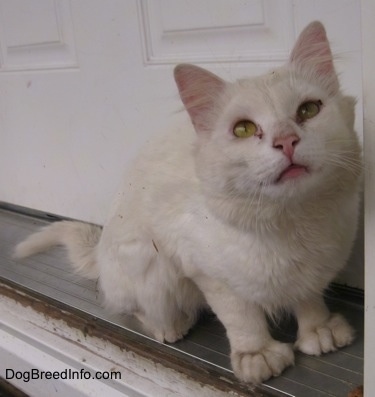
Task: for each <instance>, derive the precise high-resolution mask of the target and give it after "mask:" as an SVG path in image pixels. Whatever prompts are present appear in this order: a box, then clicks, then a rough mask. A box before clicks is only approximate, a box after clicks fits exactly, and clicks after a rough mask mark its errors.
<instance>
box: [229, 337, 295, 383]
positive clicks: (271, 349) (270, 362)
mask: <svg viewBox="0 0 375 397" xmlns="http://www.w3.org/2000/svg"><path fill="white" fill-rule="evenodd" d="M231 360H232V367H233V372H234V374H235V375H236V376H237V378H239V379H240V380H242V381H244V382H251V383H255V384H256V383H260V382H263V381H265V380H267V379H269V378H271V377H272V376H278V375H280V374H281V372H282V371H283V370H284V369H285V368H286V367H289V366H290V365H293V364H294V353H293V349H292V346H291V345H289V344H286V343H281V342H277V341H271V342H270V343H268V344H267V345H266V346H265V347H264V348H263V349H261V350H259V351H257V352H241V351H233V352H232V354H231Z"/></svg>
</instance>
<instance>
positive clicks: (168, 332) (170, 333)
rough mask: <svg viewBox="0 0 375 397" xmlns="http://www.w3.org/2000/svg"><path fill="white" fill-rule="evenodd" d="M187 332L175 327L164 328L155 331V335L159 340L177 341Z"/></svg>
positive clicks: (162, 341)
mask: <svg viewBox="0 0 375 397" xmlns="http://www.w3.org/2000/svg"><path fill="white" fill-rule="evenodd" d="M184 336H185V334H184V333H183V332H181V331H178V330H175V329H165V330H164V329H163V330H157V331H154V337H155V339H156V340H157V341H158V342H161V343H164V342H167V343H175V342H177V341H178V340H180V339H182V338H183V337H184Z"/></svg>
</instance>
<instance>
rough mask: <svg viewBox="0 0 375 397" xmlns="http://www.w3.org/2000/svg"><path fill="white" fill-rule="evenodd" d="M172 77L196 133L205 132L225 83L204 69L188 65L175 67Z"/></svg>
mask: <svg viewBox="0 0 375 397" xmlns="http://www.w3.org/2000/svg"><path fill="white" fill-rule="evenodd" d="M174 76H175V80H176V84H177V87H178V90H179V93H180V96H181V100H182V102H183V103H184V105H185V108H186V110H187V111H188V113H189V115H190V118H191V121H192V123H193V125H194V127H195V129H196V131H197V132H201V131H205V130H207V129H208V127H209V125H208V119H209V115H210V113H212V111H213V109H214V108H215V104H216V101H217V98H218V96H219V95H220V94H221V92H222V91H223V89H224V87H225V82H224V81H223V80H222V79H220V78H219V77H218V76H216V75H214V74H213V73H211V72H208V71H207V70H205V69H202V68H200V67H198V66H194V65H188V64H182V65H177V66H176V68H175V71H174Z"/></svg>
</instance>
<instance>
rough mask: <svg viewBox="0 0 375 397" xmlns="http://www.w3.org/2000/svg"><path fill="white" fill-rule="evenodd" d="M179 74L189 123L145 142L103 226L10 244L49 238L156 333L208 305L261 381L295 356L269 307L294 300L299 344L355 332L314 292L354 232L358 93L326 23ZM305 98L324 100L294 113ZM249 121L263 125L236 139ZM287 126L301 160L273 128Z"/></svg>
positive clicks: (250, 375) (54, 228)
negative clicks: (342, 80)
mask: <svg viewBox="0 0 375 397" xmlns="http://www.w3.org/2000/svg"><path fill="white" fill-rule="evenodd" d="M175 79H176V82H177V85H178V88H179V91H180V95H181V99H182V101H183V102H184V104H185V107H186V109H187V111H188V113H189V115H190V117H191V120H192V124H193V125H194V127H195V131H194V129H193V128H192V127H191V126H190V125H186V126H183V127H181V128H179V129H176V130H175V131H171V132H170V133H168V134H167V135H166V136H164V137H162V138H160V139H159V140H158V141H157V142H152V143H149V144H148V146H147V147H146V148H145V149H144V151H143V152H142V153H141V154H140V156H139V158H138V160H137V161H136V163H135V165H134V167H133V169H132V171H131V172H130V175H129V176H128V178H127V180H126V182H125V183H124V186H123V189H122V190H121V191H120V192H119V194H118V197H117V199H116V205H115V206H114V208H113V210H112V213H111V215H110V217H109V219H108V222H107V223H106V225H105V226H104V228H103V232H102V234H101V236H100V232H101V230H100V228H97V227H95V226H90V225H86V224H82V223H75V222H61V223H55V224H53V225H51V226H48V227H47V228H45V229H43V230H42V231H40V232H39V233H37V234H36V235H33V236H31V237H29V238H28V239H27V240H26V241H25V242H22V243H21V244H19V245H18V247H17V249H16V256H18V257H25V256H28V255H30V254H34V253H35V252H38V251H40V250H43V249H46V248H47V247H49V246H51V245H54V244H63V245H65V246H66V247H67V249H68V253H69V255H70V259H71V261H72V263H73V266H74V267H75V268H76V269H77V270H78V271H79V272H81V273H83V274H85V275H86V276H89V277H93V278H95V277H99V281H100V286H101V289H102V290H103V293H104V296H105V304H106V306H107V307H108V308H109V309H111V310H115V311H118V312H126V313H130V314H134V315H136V316H137V317H138V318H139V319H140V320H141V321H142V322H143V323H144V325H145V326H146V327H147V328H148V329H149V330H150V331H151V332H152V333H153V334H154V335H155V337H156V338H157V339H158V340H160V341H168V342H174V341H176V340H177V339H179V338H181V337H183V335H185V334H186V333H187V332H188V330H189V329H190V327H191V326H192V325H193V324H194V322H195V321H196V318H197V315H198V313H199V310H200V309H201V308H202V307H204V306H205V305H206V303H208V305H209V306H210V307H211V308H212V309H213V311H214V312H215V313H216V314H217V316H218V317H219V319H220V320H221V321H222V323H223V324H224V326H225V328H226V331H227V335H228V338H229V341H230V345H231V359H232V365H233V369H234V372H235V374H236V375H237V376H238V377H239V378H240V379H241V380H244V381H249V382H261V381H263V380H265V379H267V378H269V377H271V376H275V375H278V374H280V373H281V372H282V371H283V369H284V368H285V367H287V366H289V365H291V364H293V361H294V353H293V347H292V346H290V345H287V344H283V343H280V342H278V341H276V340H273V339H272V337H271V336H270V334H269V332H268V329H267V323H266V319H265V312H267V313H269V314H271V315H272V314H275V313H277V312H278V311H279V310H283V311H285V310H289V311H292V312H293V313H294V314H295V315H296V317H297V320H298V324H299V331H298V340H297V342H296V345H295V346H296V347H297V348H298V349H300V350H301V351H303V352H305V353H307V354H314V355H319V354H321V353H325V352H329V351H333V350H335V349H336V348H338V347H341V346H345V345H347V344H349V343H351V341H352V339H353V331H352V329H351V327H350V326H349V325H348V324H347V322H346V321H345V319H344V318H343V317H341V316H340V315H338V314H330V313H329V311H328V309H327V308H326V306H325V304H324V302H323V298H322V293H323V291H324V289H325V288H326V287H327V286H328V284H329V283H330V281H332V279H333V278H334V277H335V275H336V274H337V273H338V272H339V271H340V270H341V269H342V267H343V266H344V264H345V262H346V260H347V258H348V255H349V252H350V250H351V246H352V242H353V239H354V235H355V231H356V224H357V213H358V196H359V193H358V190H359V186H358V185H359V179H360V173H361V155H360V152H361V150H360V147H359V144H358V141H357V137H356V134H355V132H354V131H353V121H354V100H353V99H352V98H350V97H345V96H343V95H342V94H341V92H340V90H339V84H338V80H337V76H336V73H335V70H334V67H333V63H332V57H331V52H330V48H329V44H328V41H327V38H326V34H325V31H324V28H323V26H322V25H321V24H320V23H319V22H314V23H312V24H310V25H309V26H308V27H307V28H306V29H305V30H304V31H303V32H302V34H301V35H300V37H299V39H298V41H297V44H296V46H295V48H294V49H293V51H292V55H291V58H290V61H289V62H288V64H287V65H285V66H284V67H282V68H279V69H277V70H274V71H273V72H271V73H269V74H266V75H264V76H260V77H257V78H252V79H244V80H239V81H237V82H235V83H227V82H225V81H223V80H222V79H220V78H219V77H217V76H215V75H213V74H212V73H210V72H207V71H205V70H203V69H201V68H198V67H195V66H192V65H179V66H177V67H176V69H175ZM307 100H316V101H317V100H319V101H321V103H322V105H321V109H320V112H319V113H318V114H317V115H316V116H315V117H313V118H311V119H309V120H306V121H305V122H300V121H298V119H297V118H296V112H297V109H298V107H299V106H300V105H301V103H303V102H305V101H307ZM242 119H248V120H252V121H254V122H255V123H256V124H257V125H258V129H259V135H257V136H252V137H249V138H237V137H235V136H234V135H233V126H234V124H235V123H236V122H237V121H239V120H242ZM290 134H293V135H295V136H297V137H298V139H299V141H298V142H297V143H296V144H295V145H293V150H294V153H293V158H292V161H293V163H295V164H302V165H304V166H305V167H307V170H308V172H307V173H305V174H304V175H300V176H297V177H292V178H287V179H285V180H280V179H279V177H280V175H281V173H282V171H283V170H284V169H285V168H286V167H288V165H290V159H289V158H288V157H287V156H286V155H285V153H284V152H283V150H282V148H280V147H277V145H275V142H276V139H280V137H281V138H283V137H285V136H288V135H290Z"/></svg>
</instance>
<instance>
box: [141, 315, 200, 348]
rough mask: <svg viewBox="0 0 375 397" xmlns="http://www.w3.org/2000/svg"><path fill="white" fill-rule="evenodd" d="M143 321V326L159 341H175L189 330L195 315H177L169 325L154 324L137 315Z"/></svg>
mask: <svg viewBox="0 0 375 397" xmlns="http://www.w3.org/2000/svg"><path fill="white" fill-rule="evenodd" d="M137 317H138V319H140V320H141V321H142V323H143V326H144V327H145V328H146V330H148V331H149V332H151V333H152V334H153V335H154V338H155V339H156V340H157V341H158V342H161V343H164V342H167V343H175V342H177V341H178V340H180V339H183V337H184V336H185V335H186V334H187V333H188V332H189V330H190V328H191V327H192V326H193V325H194V323H195V321H196V319H195V317H188V316H185V315H181V316H179V317H178V318H177V319H176V320H175V323H174V325H171V326H169V327H168V326H163V327H159V326H155V325H153V324H150V323H149V322H147V320H146V319H145V318H144V317H143V316H139V315H138V316H137Z"/></svg>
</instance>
